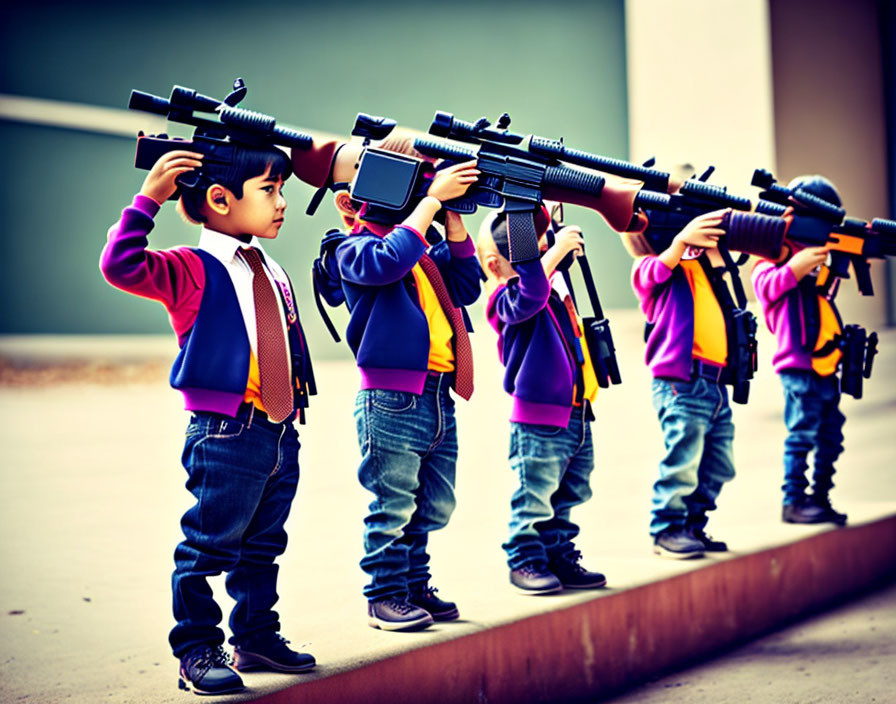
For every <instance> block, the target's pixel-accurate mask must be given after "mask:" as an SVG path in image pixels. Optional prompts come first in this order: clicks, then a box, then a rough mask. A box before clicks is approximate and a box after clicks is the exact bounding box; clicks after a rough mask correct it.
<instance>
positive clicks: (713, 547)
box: [691, 526, 728, 552]
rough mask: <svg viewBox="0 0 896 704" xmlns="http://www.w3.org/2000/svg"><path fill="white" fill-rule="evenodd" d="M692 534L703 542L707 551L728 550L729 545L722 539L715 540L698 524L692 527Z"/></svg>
mask: <svg viewBox="0 0 896 704" xmlns="http://www.w3.org/2000/svg"><path fill="white" fill-rule="evenodd" d="M691 535H692V536H693V537H694V538H696V539H697V540H699V541H700V542H701V543H702V544H703V549H704V550H705V551H706V552H728V545H727V543H725V542H724V541H722V540H714V539H713V537H712V536H711V535H707V534H706V531H705V530H703V529H702V528H697V527H696V526H692V527H691Z"/></svg>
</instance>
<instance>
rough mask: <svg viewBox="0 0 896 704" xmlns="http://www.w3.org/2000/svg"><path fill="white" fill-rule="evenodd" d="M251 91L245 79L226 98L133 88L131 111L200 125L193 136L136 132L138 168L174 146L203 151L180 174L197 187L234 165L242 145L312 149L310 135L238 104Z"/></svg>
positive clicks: (179, 89) (180, 89)
mask: <svg viewBox="0 0 896 704" xmlns="http://www.w3.org/2000/svg"><path fill="white" fill-rule="evenodd" d="M247 91H248V89H247V88H246V83H245V81H243V79H242V78H237V79H236V80H235V81H234V82H233V90H231V92H230V93H229V94H228V95H227V96H226V97H225V98H224V99H223V100H218V99H217V98H212V97H209V96H207V95H203V94H202V93H197V92H196V91H195V90H193V89H192V88H184V87H183V86H174V87H173V88H172V90H171V96H170V97H169V98H167V99H166V98H161V97H159V96H157V95H152V94H151V93H144V92H142V91H139V90H134V91H131V97H130V100H129V101H128V107H129V108H130V109H131V110H142V111H144V112H150V113H154V114H156V115H164V116H165V117H167V118H168V120H170V121H171V122H179V123H181V124H185V125H192V126H193V127H194V128H195V129H194V130H193V137H192V138H191V139H189V140H185V139H179V138H176V137H169V136H168V135H165V134H160V135H144V134H143V133H142V132H141V133H140V134H139V135H138V136H137V154H136V158H135V162H134V166H136V167H137V168H138V169H147V170H148V169H151V168H152V167H153V165H154V164H155V163H156V161H158V159H159V157H161V156H162V155H163V154H166V153H167V152H170V151H172V150H175V149H187V150H190V151H196V152H200V153H201V154H203V155H204V158H203V160H202V166H201V167H199V168H198V169H194V170H193V171H190V172H187V173H185V174H181V175H180V176H178V177H177V180H176V183H177V184H178V185H180V186H184V187H187V188H192V187H194V186H195V185H196V184H197V183H198V182H199V179H200V178H201V177H202V176H203V175H205V176H213V175H214V174H215V173H216V172H220V171H222V170H226V169H227V168H229V167H230V165H231V164H232V163H233V158H234V155H235V153H236V148H238V147H240V146H243V147H246V146H248V147H260V148H270V147H273V146H274V145H279V146H283V147H293V148H296V149H310V148H311V146H312V144H313V141H314V140H313V138H312V137H311V135H308V134H305V133H303V132H299V131H297V130H294V129H292V128H289V127H281V126H278V125H277V121H276V120H275V119H274V118H273V117H271V116H270V115H264V114H262V113H258V112H253V111H251V110H246V109H244V108H240V107H238V105H239V103H240V102H241V101H242V100H243V99H244V98H245V97H246V93H247ZM178 197H179V193H177V192H175V193H174V194H173V195H172V196H171V199H172V200H176V199H177V198H178Z"/></svg>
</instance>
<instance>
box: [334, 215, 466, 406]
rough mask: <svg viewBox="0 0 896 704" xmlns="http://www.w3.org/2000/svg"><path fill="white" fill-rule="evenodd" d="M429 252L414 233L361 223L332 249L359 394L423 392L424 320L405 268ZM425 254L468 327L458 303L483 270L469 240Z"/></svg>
mask: <svg viewBox="0 0 896 704" xmlns="http://www.w3.org/2000/svg"><path fill="white" fill-rule="evenodd" d="M427 247H428V244H427V242H426V240H425V239H424V238H423V237H422V236H421V235H420V233H419V232H417V231H416V230H414V229H412V228H409V227H405V226H403V225H399V226H397V227H394V228H389V227H387V226H380V225H376V224H374V223H365V225H364V226H363V227H362V228H360V229H359V230H357V231H356V232H353V233H352V234H351V235H349V236H348V237H346V238H345V241H344V242H342V244H340V245H339V247H337V249H336V262H337V265H338V267H339V274H340V276H341V278H342V289H343V292H344V293H345V302H346V304H347V305H348V309H349V312H350V317H349V322H348V327H347V328H346V332H345V337H346V341H347V342H348V344H349V347H350V348H351V350H352V353H353V354H354V355H355V360H356V361H357V364H358V369H359V370H360V372H361V388H362V389H388V390H392V391H408V392H410V393H414V394H420V393H422V392H423V386H424V384H425V383H426V375H427V373H428V371H429V370H428V365H429V344H430V336H429V323H428V322H427V320H426V315H425V314H424V312H423V309H422V307H421V306H420V296H419V294H418V292H417V286H416V284H415V283H414V276H413V274H412V273H411V270H412V269H413V268H414V266H415V265H416V264H417V262H418V261H419V260H420V257H421V256H423V254H426V253H427ZM428 254H429V256H430V257H431V258H432V260H433V261H434V262H435V263H436V265H437V266H438V268H439V272H440V273H441V274H442V278H443V279H444V280H445V286H446V287H447V289H448V292H449V293H450V294H451V299H452V301H453V302H454V304H455V305H457V306H460V307H461V310H462V311H463V314H464V321H465V323H466V324H467V328H468V329H469V328H470V325H469V318H468V317H467V315H466V311H464V310H463V306H466V305H470V304H471V303H473V302H474V301H475V300H476V299H477V298H478V297H479V290H480V272H481V269H480V267H479V261H478V260H477V259H476V256H475V254H476V249H475V247H474V246H473V242H472V240H471V239H470V238H469V236H468V237H467V239H466V240H464V241H463V242H450V241H448V242H446V241H442V242H439V243H438V244H436V245H433V246H432V247H431V248H429V252H428Z"/></svg>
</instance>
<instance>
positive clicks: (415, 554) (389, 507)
mask: <svg viewBox="0 0 896 704" xmlns="http://www.w3.org/2000/svg"><path fill="white" fill-rule="evenodd" d="M478 173H479V172H478V171H477V170H476V169H475V162H467V163H463V164H457V165H455V166H452V167H449V168H447V169H444V170H442V171H438V172H436V174H435V176H434V178H433V179H432V182H431V184H430V185H429V186H428V190H426V191H425V193H426V195H425V196H424V197H422V198H421V199H420V201H419V203H418V204H417V205H416V206H415V207H414V209H413V211H412V212H411V213H410V215H409V216H408V217H407V218H406V219H405V220H404V221H403V222H401V224H398V225H395V224H394V223H374V222H369V221H366V220H364V219H362V218H363V217H364V214H365V212H366V211H367V205H366V204H364V205H362V204H360V203H357V202H356V201H353V200H352V198H351V197H350V195H349V194H348V193H347V192H344V191H342V192H339V193H337V194H336V205H337V208H338V209H339V210H340V212H341V213H342V215H343V217H344V218H345V219H346V221H347V222H351V223H353V225H354V227H353V229H352V232H351V234H350V235H349V236H348V237H346V239H345V241H344V242H343V243H342V244H341V245H339V247H338V248H337V249H336V262H337V265H338V270H339V276H340V277H341V279H342V287H343V291H344V293H345V299H346V304H347V305H348V308H349V311H350V319H349V323H348V328H347V331H346V338H347V342H348V344H349V346H350V347H351V349H352V352H353V353H354V355H355V359H356V360H357V364H358V368H359V370H360V372H361V390H360V391H359V392H358V396H357V399H356V402H355V421H356V424H357V430H358V442H359V444H360V448H361V455H362V459H361V465H360V467H359V469H358V477H359V479H360V481H361V484H362V485H363V486H364V488H365V489H367V490H368V491H370V492H372V493H373V494H374V499H373V501H372V502H371V504H370V513H369V514H368V515H367V517H366V518H365V519H364V524H365V530H364V551H365V555H364V558H363V559H362V560H361V567H362V569H364V571H365V572H367V573H368V574H369V575H370V579H371V581H370V583H369V584H368V585H367V586H366V587H365V588H364V595H365V596H366V597H367V600H368V607H367V614H368V624H369V625H370V626H372V627H373V628H381V629H384V630H395V631H399V630H412V629H418V628H425V627H427V626H428V625H430V624H431V623H432V622H433V621H434V620H436V621H448V620H452V619H456V618H458V615H459V612H458V609H457V606H456V605H455V604H454V603H453V602H450V601H445V600H443V599H440V598H438V597H437V596H436V595H435V589H434V588H432V587H430V586H429V580H430V572H429V555H428V554H427V552H426V545H427V538H428V535H429V533H430V531H433V530H437V529H439V528H442V527H444V526H445V525H446V524H447V523H448V519H449V517H450V515H451V512H452V511H453V509H454V478H455V464H456V461H457V430H456V426H455V421H454V401H453V399H452V398H451V396H450V395H449V393H448V389H449V387H451V386H452V385H454V386H455V390H456V392H457V393H458V394H459V395H461V396H463V397H464V398H469V395H470V394H471V393H472V356H471V354H470V347H469V339H468V337H467V331H466V326H465V324H464V318H465V316H463V315H462V312H461V311H460V310H458V309H457V308H456V307H455V306H456V305H460V306H463V305H468V304H470V303H472V302H473V301H475V300H476V298H477V297H478V295H479V276H480V270H479V265H478V263H477V261H476V258H475V256H474V254H475V250H474V247H473V244H472V242H471V241H470V238H469V235H468V234H467V232H466V229H465V228H464V225H463V222H462V221H461V218H460V216H458V215H456V214H455V213H451V212H448V213H446V217H445V225H446V227H445V229H446V236H447V243H446V242H440V243H439V244H437V245H434V246H432V247H430V246H429V242H428V241H427V240H426V239H425V237H424V233H426V232H427V230H428V229H429V227H430V225H431V223H432V220H433V218H434V217H435V215H436V213H437V212H438V211H439V210H440V209H441V207H442V202H443V201H445V200H450V199H452V198H456V197H459V196H460V195H462V194H463V193H465V192H466V190H467V188H468V187H469V186H470V184H472V183H473V182H474V181H475V180H476V178H477V175H478ZM427 251H428V255H427ZM443 279H444V280H443Z"/></svg>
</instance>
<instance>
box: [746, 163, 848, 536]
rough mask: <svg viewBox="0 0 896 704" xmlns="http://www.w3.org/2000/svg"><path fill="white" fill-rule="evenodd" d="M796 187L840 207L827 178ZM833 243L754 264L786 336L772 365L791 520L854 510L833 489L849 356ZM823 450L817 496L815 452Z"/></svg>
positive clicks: (840, 520)
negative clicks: (831, 265) (811, 461)
mask: <svg viewBox="0 0 896 704" xmlns="http://www.w3.org/2000/svg"><path fill="white" fill-rule="evenodd" d="M788 187H791V188H792V187H800V188H801V189H802V190H805V191H808V192H809V193H811V194H813V195H815V196H818V197H819V198H822V199H824V200H826V201H828V202H829V203H832V204H834V205H837V206H839V205H840V197H839V195H838V194H837V191H836V189H835V188H834V186H833V184H832V183H830V181H828V180H827V179H825V178H823V177H821V176H803V177H800V178H797V179H795V180H794V181H792V182H791V183H790V184H788ZM827 256H828V249H827V248H826V247H806V248H804V249H799V248H797V247H796V246H794V247H793V248H792V249H791V248H788V247H787V246H786V245H785V251H784V253H783V254H782V256H781V258H780V259H779V260H778V261H775V262H773V261H770V260H768V259H763V260H761V261H759V262H757V264H756V266H755V267H754V268H753V277H752V278H753V287H754V289H755V291H756V298H757V299H758V300H759V302H760V303H761V305H762V310H763V313H764V314H765V320H766V323H767V324H768V328H769V330H771V331H772V333H773V334H774V335H775V336H776V337H777V338H778V349H777V351H776V352H775V356H774V359H773V360H772V364H773V366H774V368H775V371H776V372H777V373H778V375H779V376H780V377H781V385H782V386H783V387H784V423H785V424H786V426H787V432H788V435H787V438H786V440H785V441H784V484H783V486H782V489H783V491H784V501H783V507H782V511H781V518H782V520H783V521H784V522H785V523H836V524H838V525H844V524H845V523H846V518H847V517H846V514H843V513H839V512H837V511H835V510H834V509H833V508H832V506H831V502H830V498H829V492H830V490H831V488H832V487H833V486H834V483H833V476H834V463H835V462H836V460H837V458H838V457H839V456H840V453H841V452H842V451H843V431H842V428H843V423H844V421H845V420H846V419H845V417H844V416H843V414H842V413H841V412H840V409H839V405H840V382H839V379H838V377H837V366H838V364H839V363H840V359H841V357H842V354H841V351H840V349H839V347H838V346H837V345H836V344H832V343H834V342H835V341H836V339H837V338H838V336H839V334H840V333H841V332H842V324H841V321H840V315H839V313H838V312H837V308H836V307H835V306H834V300H833V299H834V296H835V295H836V292H837V282H836V281H830V270H829V269H828V267H827V266H825V263H826V261H827ZM813 450H814V452H815V469H814V472H813V475H812V493H811V494H807V493H806V489H807V488H808V487H809V482H808V481H807V479H806V471H807V470H808V467H809V465H808V462H807V457H808V455H809V453H810V452H812V451H813Z"/></svg>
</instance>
